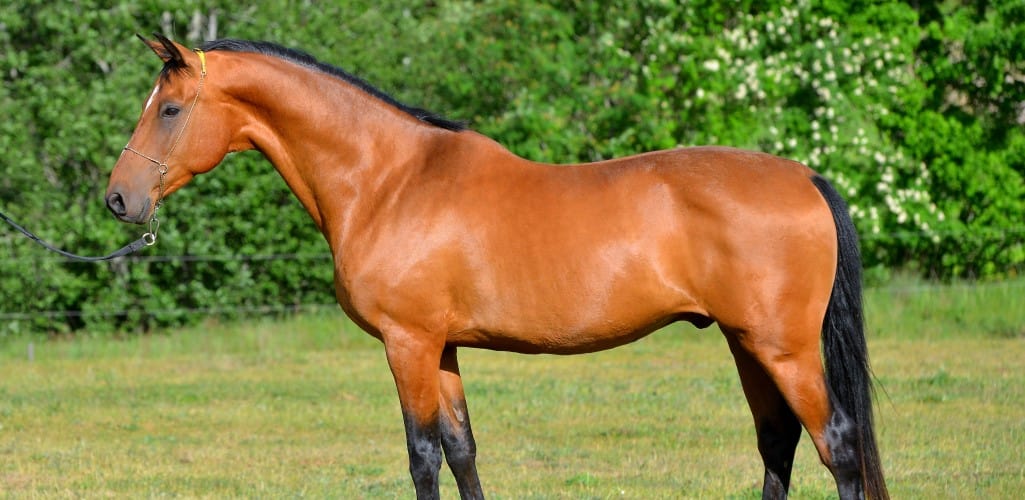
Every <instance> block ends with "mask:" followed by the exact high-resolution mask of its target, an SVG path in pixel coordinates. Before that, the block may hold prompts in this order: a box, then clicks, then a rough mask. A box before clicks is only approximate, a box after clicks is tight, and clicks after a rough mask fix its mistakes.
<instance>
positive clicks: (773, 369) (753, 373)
mask: <svg viewBox="0 0 1025 500" xmlns="http://www.w3.org/2000/svg"><path fill="white" fill-rule="evenodd" d="M787 331H788V332H790V333H789V335H782V334H780V335H772V336H771V337H772V339H771V340H769V338H768V337H769V335H766V334H765V332H762V337H761V338H759V340H758V341H755V340H753V339H752V334H751V333H749V332H739V334H738V332H733V333H727V334H726V337H727V339H728V340H729V343H730V348H731V349H732V350H733V354H734V358H735V359H736V360H737V365H738V369H740V370H741V372H742V374H741V380H742V382H743V385H744V390H745V393H748V392H749V391H764V392H765V393H767V394H768V396H766V395H765V394H761V395H756V396H755V397H754V398H753V399H754V402H752V396H751V395H750V394H749V395H748V401H749V403H751V406H752V412H753V413H754V415H755V419H756V425H757V426H758V427H759V450H760V451H762V455H763V459H764V460H765V462H766V486H765V489H764V490H763V492H762V496H763V498H785V497H786V487H787V486H788V485H789V479H783V476H780V480H779V481H778V482H777V481H776V478H775V477H773V474H774V470H778V471H783V472H785V474H786V477H787V478H788V476H789V472H790V467H791V466H792V463H793V450H792V448H790V447H796V444H797V440H798V438H799V437H800V426H797V427H796V429H795V428H794V424H793V422H794V421H793V420H789V417H787V416H786V415H790V416H793V418H795V419H796V421H798V422H800V425H803V426H804V428H805V429H807V431H808V434H809V435H810V436H811V438H812V441H813V442H814V444H815V448H816V451H818V454H819V459H820V460H821V461H822V463H823V465H825V466H826V467H827V468H829V470H830V472H831V473H832V474H833V477H834V479H835V480H836V485H837V490H838V492H839V494H840V498H841V499H843V500H848V499H862V498H865V493H864V488H863V484H862V474H861V470H860V468H859V462H858V458H857V457H858V450H857V431H856V429H855V426H854V425H853V423H852V421H851V420H850V419H849V418H847V416H846V415H845V414H844V413H843V412H842V411H840V410H839V409H837V410H835V411H834V405H833V404H832V401H831V400H832V398H831V395H830V394H829V390H828V389H827V386H826V378H825V372H824V369H823V366H822V360H821V357H820V353H819V342H818V337H819V334H818V331H817V330H816V329H815V328H805V329H800V328H794V329H790V330H787ZM758 369H760V371H759V370H758ZM745 373H746V375H745ZM745 378H746V379H747V381H745ZM749 386H750V387H751V389H749V388H748V387H749ZM767 388H768V389H767ZM777 398H782V404H780V402H779V399H777ZM766 401H768V403H766ZM773 402H775V403H773ZM774 405H776V406H774ZM784 406H785V407H786V409H787V410H789V411H787V410H784V409H783V408H782V407H784ZM773 412H775V415H776V417H775V422H782V424H780V423H777V424H774V426H766V425H764V424H761V425H760V424H759V421H758V419H759V418H760V416H761V417H762V418H766V417H767V416H768V417H771V416H772V415H773ZM770 421H772V419H771V418H770ZM780 429H782V430H780ZM774 439H775V440H779V443H778V445H776V446H773V443H775V441H773V440H774ZM763 442H764V443H765V444H764V445H763ZM763 448H764V450H763ZM766 451H768V452H769V453H768V457H766ZM774 453H775V455H774ZM779 458H783V459H785V460H786V461H785V463H782V464H776V463H773V462H772V460H773V459H776V460H778V459H779ZM776 475H779V474H778V473H776ZM780 485H782V489H780V487H779V486H780Z"/></svg>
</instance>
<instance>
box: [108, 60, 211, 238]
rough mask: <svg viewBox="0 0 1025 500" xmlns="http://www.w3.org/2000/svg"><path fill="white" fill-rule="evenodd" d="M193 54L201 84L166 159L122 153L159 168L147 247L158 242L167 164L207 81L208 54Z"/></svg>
mask: <svg viewBox="0 0 1025 500" xmlns="http://www.w3.org/2000/svg"><path fill="white" fill-rule="evenodd" d="M193 52H195V53H196V55H197V56H199V65H200V73H199V84H198V85H197V87H196V96H195V97H194V98H193V99H192V104H191V105H190V106H189V111H188V113H186V114H185V123H183V124H182V126H181V128H180V129H178V135H177V136H175V138H174V142H172V143H171V147H170V148H168V150H167V153H166V154H164V159H163V160H162V161H161V160H159V159H157V158H154V157H152V156H149V155H147V154H145V153H142V152H141V151H139V150H137V149H135V148H133V147H132V146H131V144H126V145H125V149H124V150H123V151H122V154H124V151H128V152H131V153H134V154H135V155H137V156H139V157H140V158H143V159H145V160H147V161H149V162H150V163H153V164H154V165H156V167H157V173H159V174H160V187H159V191H158V194H157V202H156V204H154V206H153V215H152V217H151V218H150V221H149V232H148V233H146V234H144V235H143V239H144V240H145V241H146V244H147V245H153V244H155V243H156V242H157V230H158V229H159V228H160V220H159V219H157V210H159V209H160V206H161V205H163V203H164V177H165V176H167V170H168V169H169V168H170V167H169V166H168V164H167V162H168V161H170V159H171V155H172V154H173V153H174V150H175V149H176V148H177V147H178V144H179V143H180V142H181V140H182V137H183V136H184V135H185V129H186V128H188V126H189V122H190V121H191V120H192V112H193V111H195V109H196V104H198V103H199V94H200V93H201V92H202V90H203V83H204V82H205V81H206V53H204V52H203V51H202V50H199V49H193Z"/></svg>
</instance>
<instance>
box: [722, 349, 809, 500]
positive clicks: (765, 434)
mask: <svg viewBox="0 0 1025 500" xmlns="http://www.w3.org/2000/svg"><path fill="white" fill-rule="evenodd" d="M726 339H727V341H728V343H729V345H730V351H732V352H733V357H734V360H735V361H736V364H737V372H738V373H739V375H740V383H741V386H742V387H743V389H744V395H745V397H747V402H748V406H749V407H750V408H751V414H752V416H753V417H754V422H755V432H756V433H757V436H758V452H759V454H761V457H762V462H763V463H764V465H765V479H764V482H763V484H762V498H763V499H776V498H786V497H787V493H788V491H789V489H790V473H791V471H792V469H793V464H794V451H795V450H796V449H797V442H798V441H799V440H800V439H801V423H800V421H798V419H797V416H796V415H794V412H793V411H792V410H791V409H790V406H789V405H788V404H787V402H786V400H785V399H784V398H783V394H782V393H781V392H780V391H779V389H777V388H776V384H775V382H773V381H772V379H771V377H769V375H768V374H767V373H766V372H765V370H764V369H763V368H762V366H761V365H760V364H759V363H758V361H757V360H755V359H754V357H752V356H751V354H749V353H748V352H747V351H746V350H745V349H744V348H743V347H741V346H740V345H739V343H738V341H737V339H736V337H735V336H732V335H726Z"/></svg>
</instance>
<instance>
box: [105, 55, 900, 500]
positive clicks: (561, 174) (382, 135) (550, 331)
mask: <svg viewBox="0 0 1025 500" xmlns="http://www.w3.org/2000/svg"><path fill="white" fill-rule="evenodd" d="M144 41H145V42H146V44H147V45H148V46H149V47H150V48H151V49H152V50H153V51H154V52H155V53H156V54H157V56H159V57H160V59H161V60H162V61H163V63H164V66H163V70H162V71H161V73H160V76H159V77H158V79H157V81H156V84H155V85H154V88H153V91H152V93H151V94H150V95H149V97H148V99H147V100H146V103H145V105H144V108H143V111H142V115H141V117H140V118H139V122H138V124H137V125H136V129H135V132H134V133H133V134H132V136H131V139H130V141H129V145H128V146H126V147H125V150H124V152H123V153H122V155H121V157H120V158H119V160H118V161H117V164H116V165H115V166H114V170H113V173H112V174H111V178H110V184H109V187H108V189H107V195H106V202H107V205H108V207H109V208H110V209H111V211H112V212H113V213H114V215H115V216H117V217H118V218H119V219H121V220H123V221H126V222H134V223H140V224H142V223H146V222H148V221H150V220H151V219H152V218H153V214H154V211H155V210H156V207H157V206H159V204H160V203H161V201H162V200H163V199H164V197H166V196H167V195H169V194H171V193H173V192H174V191H175V190H177V189H179V188H181V187H182V186H184V185H185V184H186V183H188V182H189V180H190V179H192V177H193V176H195V175H198V174H202V173H205V172H207V171H209V170H211V169H213V168H214V167H215V166H216V165H217V164H218V163H220V162H221V160H222V159H223V158H224V156H225V155H226V154H227V153H229V152H233V151H243V150H248V149H256V150H259V151H260V152H261V153H263V154H264V156H266V158H267V159H268V160H270V162H271V163H272V164H273V165H274V168H276V169H277V171H278V172H279V173H280V174H281V176H282V177H283V178H284V179H285V182H286V183H287V184H288V186H289V187H290V188H291V190H292V191H293V192H294V193H295V195H296V197H297V198H298V199H299V200H300V202H301V203H302V204H303V206H304V207H305V209H306V210H307V211H308V212H309V214H310V216H311V217H312V218H313V221H314V223H315V224H316V225H317V227H318V228H320V230H321V232H322V233H323V235H324V238H325V239H326V240H327V243H328V245H329V246H330V248H331V252H332V254H333V256H334V271H335V274H334V276H335V279H334V282H335V293H336V296H337V299H338V303H339V304H340V305H341V307H342V308H343V309H344V311H345V312H346V313H347V314H348V315H349V317H351V318H352V319H353V320H354V321H355V322H356V323H357V324H358V325H360V327H362V328H363V329H364V330H366V331H367V332H368V333H369V334H370V335H373V336H374V337H376V338H378V339H380V340H381V342H382V343H383V344H384V349H385V352H386V355H387V359H388V364H389V366H390V368H391V372H392V374H393V376H394V379H395V384H396V387H397V388H398V393H399V402H400V404H401V408H402V415H403V419H404V422H405V429H406V440H407V446H408V451H409V463H410V473H411V475H412V478H413V482H414V485H415V488H416V493H417V497H419V498H436V497H437V496H438V473H439V469H440V467H441V461H442V456H444V457H445V459H446V460H447V462H448V464H449V467H450V469H451V470H452V473H453V475H454V476H455V478H456V482H457V484H458V487H459V492H460V495H461V496H462V497H463V498H481V497H483V493H482V490H481V485H480V482H479V480H478V477H477V470H476V465H475V457H476V453H477V450H476V445H475V443H474V439H473V435H472V432H471V429H470V420H469V414H468V411H467V406H466V401H465V398H464V394H463V386H462V379H461V376H460V373H459V364H458V360H457V350H458V348H460V347H477V348H484V349H494V350H501V351H513V352H521V353H557V354H575V353H585V352H592V351H598V350H602V349H608V348H612V347H616V346H619V345H622V344H626V343H628V342H632V341H634V340H637V339H639V338H641V337H643V336H645V335H647V334H649V333H651V332H653V331H655V330H657V329H658V328H661V327H662V326H665V325H667V324H669V323H672V322H675V321H681V320H682V321H690V322H692V323H694V324H696V325H698V326H708V325H710V324H711V323H712V322H715V323H718V325H719V327H720V328H721V330H722V332H723V334H724V336H725V338H726V341H727V344H728V345H729V347H730V350H731V352H732V353H733V357H734V360H735V361H736V365H737V370H738V372H739V374H740V380H741V383H742V386H743V389H744V393H745V395H746V397H747V401H748V403H749V405H750V408H751V412H752V414H753V416H754V423H755V428H756V433H757V438H758V450H759V452H760V454H761V457H762V460H763V462H764V465H765V477H764V486H763V496H764V497H766V498H782V497H785V496H786V494H787V490H788V487H789V483H790V474H791V466H792V463H793V456H794V450H795V448H796V445H797V442H798V439H799V438H800V435H801V427H802V426H803V427H804V428H805V429H806V430H807V431H808V434H809V435H810V436H811V439H812V441H813V442H814V444H815V448H816V449H817V451H818V453H819V457H820V458H821V460H822V463H823V464H825V465H826V467H828V468H829V470H830V471H831V472H832V473H833V476H834V477H835V479H836V484H837V489H838V491H839V493H840V496H841V498H845V499H848V498H861V497H864V496H868V497H870V498H886V497H887V490H886V486H885V482H884V479H883V473H882V467H881V464H880V460H879V453H878V451H877V446H876V441H875V436H874V431H873V423H872V400H871V377H870V374H869V369H868V355H867V349H866V342H865V336H864V333H863V320H862V306H861V274H860V273H861V268H860V256H859V253H858V241H857V235H856V233H855V230H854V226H853V224H852V222H851V219H850V217H849V215H848V213H847V209H846V207H845V205H844V202H843V200H842V199H841V197H840V195H839V194H837V192H836V191H835V190H834V189H833V188H832V187H831V186H830V184H829V183H828V182H827V181H826V180H824V179H823V178H822V177H820V176H818V175H817V174H816V173H815V172H813V171H812V170H811V169H809V168H807V167H805V166H803V165H801V164H799V163H796V162H793V161H789V160H785V159H781V158H777V157H774V156H771V155H767V154H762V153H755V152H749V151H742V150H738V149H730V148H719V147H698V148H681V149H673V150H668V151H658V152H652V153H646V154H641V155H637V156H631V157H627V158H622V159H617V160H610V161H603V162H597V163H591V164H576V165H559V166H556V165H548V164H542V163H537V162H532V161H528V160H525V159H523V158H519V157H517V156H515V155H514V154H512V153H510V152H509V151H508V150H506V149H505V148H503V147H502V146H500V145H499V144H498V143H496V142H495V141H493V140H491V139H489V138H487V137H484V136H482V135H480V134H478V133H475V132H473V131H470V130H467V129H466V128H465V127H464V126H463V125H461V124H460V123H457V122H453V121H450V120H447V119H445V118H442V117H439V116H437V115H434V114H431V113H429V112H426V111H424V110H421V109H418V108H413V107H409V106H406V105H403V104H402V103H399V102H397V101H395V100H394V99H392V98H390V97H389V96H387V95H385V94H384V93H382V92H380V91H378V90H377V89H375V88H373V87H372V86H370V85H368V84H367V83H365V82H363V81H362V80H360V79H358V78H355V77H353V76H352V75H349V74H347V73H345V72H344V71H341V70H339V69H337V68H335V67H332V66H328V65H326V64H322V63H320V62H318V61H317V60H315V59H313V58H312V57H310V56H309V55H306V54H304V53H301V52H297V51H294V50H290V49H286V48H283V47H280V46H277V45H273V44H269V43H265V42H247V41H239V40H221V41H213V42H208V43H206V44H204V45H203V46H202V47H201V48H199V49H197V50H195V51H191V50H188V49H186V48H185V47H182V46H181V45H178V44H176V43H174V42H172V41H170V40H168V39H166V38H164V37H160V36H157V38H156V40H144Z"/></svg>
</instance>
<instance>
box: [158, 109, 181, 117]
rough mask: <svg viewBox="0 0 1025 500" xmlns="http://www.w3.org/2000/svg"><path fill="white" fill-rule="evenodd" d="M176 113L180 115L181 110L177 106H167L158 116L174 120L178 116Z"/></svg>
mask: <svg viewBox="0 0 1025 500" xmlns="http://www.w3.org/2000/svg"><path fill="white" fill-rule="evenodd" d="M178 113H181V108H179V107H178V106H168V107H166V108H164V110H163V111H161V112H160V116H161V117H163V118H174V117H176V116H178Z"/></svg>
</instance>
